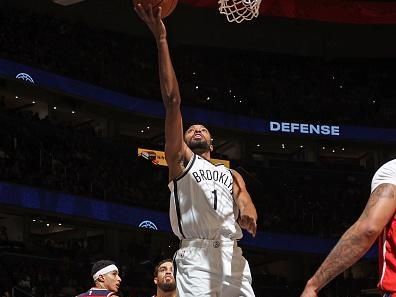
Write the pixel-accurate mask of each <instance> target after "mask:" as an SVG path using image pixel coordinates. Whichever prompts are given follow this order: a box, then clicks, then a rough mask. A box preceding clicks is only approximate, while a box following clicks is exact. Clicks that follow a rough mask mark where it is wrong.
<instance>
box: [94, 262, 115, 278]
mask: <svg viewBox="0 0 396 297" xmlns="http://www.w3.org/2000/svg"><path fill="white" fill-rule="evenodd" d="M114 270H117V272H118V268H117V266H115V265H114V264H111V265H109V266H106V267H104V268H102V269H101V270H99V271H98V272H96V273H95V274H94V275H93V276H92V277H93V280H94V281H96V280H97V279H98V277H99V275H103V274H106V273H109V272H111V271H114Z"/></svg>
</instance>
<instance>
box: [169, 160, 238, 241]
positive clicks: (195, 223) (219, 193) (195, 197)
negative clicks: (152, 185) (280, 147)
mask: <svg viewBox="0 0 396 297" xmlns="http://www.w3.org/2000/svg"><path fill="white" fill-rule="evenodd" d="M232 186H233V177H232V174H231V171H230V170H229V169H228V168H226V167H225V166H224V165H213V164H212V163H210V162H209V161H207V160H206V159H204V158H202V157H200V156H198V155H195V154H194V155H193V156H192V158H191V160H190V162H189V163H188V164H187V166H186V169H185V170H184V172H183V174H182V175H181V176H180V177H178V178H176V179H175V180H173V181H171V182H170V183H169V189H170V190H171V199H170V211H169V215H170V221H171V225H172V230H173V232H174V233H175V234H176V236H178V237H179V239H212V240H213V239H219V240H220V239H224V238H230V239H240V238H242V231H241V228H240V227H239V225H238V223H237V218H238V214H239V211H238V207H237V205H236V203H235V201H234V198H233V195H232Z"/></svg>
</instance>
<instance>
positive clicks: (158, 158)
mask: <svg viewBox="0 0 396 297" xmlns="http://www.w3.org/2000/svg"><path fill="white" fill-rule="evenodd" d="M138 156H140V157H143V158H145V159H147V160H150V161H151V162H153V164H156V165H161V166H168V163H167V162H166V160H165V152H163V151H156V150H151V149H145V148H138ZM210 161H211V162H212V164H223V165H224V166H225V167H227V168H230V161H228V160H222V159H213V158H212V159H211V160H210Z"/></svg>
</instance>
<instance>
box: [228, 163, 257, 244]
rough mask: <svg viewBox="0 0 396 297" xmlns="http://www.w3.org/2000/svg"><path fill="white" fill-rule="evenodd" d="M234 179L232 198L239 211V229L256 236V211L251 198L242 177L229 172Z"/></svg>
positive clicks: (234, 172)
mask: <svg viewBox="0 0 396 297" xmlns="http://www.w3.org/2000/svg"><path fill="white" fill-rule="evenodd" d="M231 173H232V176H233V178H234V183H233V188H232V192H233V196H234V200H235V202H236V204H237V206H238V208H239V211H240V218H239V221H238V223H239V225H240V226H241V228H243V229H245V230H247V231H248V232H249V233H250V234H252V235H253V236H256V231H257V211H256V207H255V206H254V204H253V201H252V198H251V197H250V194H249V192H248V191H247V189H246V184H245V181H244V180H243V178H242V176H241V175H240V174H239V173H238V172H236V171H235V170H231Z"/></svg>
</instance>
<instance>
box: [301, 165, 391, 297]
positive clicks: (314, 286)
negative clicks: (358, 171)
mask: <svg viewBox="0 0 396 297" xmlns="http://www.w3.org/2000/svg"><path fill="white" fill-rule="evenodd" d="M378 237H380V238H379V244H380V247H379V263H380V280H379V282H378V288H379V289H380V290H381V291H382V292H383V293H384V297H396V281H395V280H396V159H395V160H392V161H390V162H388V163H386V164H384V165H383V166H382V167H381V168H380V169H378V171H377V172H376V173H375V175H374V177H373V180H372V182H371V195H370V198H369V200H368V202H367V205H366V208H365V209H364V211H363V213H362V215H361V216H360V218H359V219H358V220H357V221H356V222H355V223H354V224H353V225H352V226H351V227H350V228H349V229H348V230H347V231H346V232H345V233H344V235H343V236H342V237H341V239H340V240H339V241H338V243H337V245H336V246H335V247H334V248H333V250H332V251H331V252H330V254H329V255H328V256H327V258H326V259H325V260H324V262H323V263H322V265H321V266H320V267H319V269H318V270H317V271H316V273H315V274H314V275H313V276H312V278H310V279H309V280H308V282H307V284H306V286H305V289H304V292H303V293H302V295H301V297H317V296H318V292H319V290H320V289H322V288H323V287H324V286H325V285H326V284H327V283H329V282H330V281H331V280H332V279H333V278H335V277H336V276H337V275H338V274H340V273H341V272H343V271H344V270H346V269H347V268H349V267H350V266H351V265H353V264H354V263H355V262H356V261H357V260H359V259H360V258H361V257H363V256H364V254H365V253H366V252H367V251H368V250H369V248H370V247H371V246H372V244H373V243H374V242H375V240H376V239H377V238H378Z"/></svg>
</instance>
